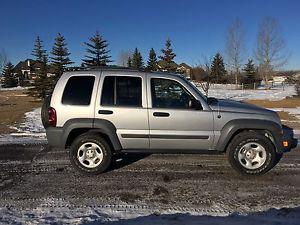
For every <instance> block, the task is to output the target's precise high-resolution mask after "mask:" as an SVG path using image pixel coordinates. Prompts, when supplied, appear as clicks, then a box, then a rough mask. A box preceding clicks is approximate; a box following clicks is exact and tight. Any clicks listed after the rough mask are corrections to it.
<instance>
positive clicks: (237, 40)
mask: <svg viewBox="0 0 300 225" xmlns="http://www.w3.org/2000/svg"><path fill="white" fill-rule="evenodd" d="M244 52H245V30H244V27H243V24H242V21H241V20H240V19H235V20H234V21H233V22H232V23H231V24H230V25H229V27H228V29H227V36H226V54H227V61H228V65H229V69H230V70H231V72H232V73H234V75H235V83H236V85H237V84H238V76H239V75H240V69H241V66H242V64H243V56H244Z"/></svg>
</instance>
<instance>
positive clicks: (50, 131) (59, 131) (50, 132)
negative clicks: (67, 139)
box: [46, 127, 65, 148]
mask: <svg viewBox="0 0 300 225" xmlns="http://www.w3.org/2000/svg"><path fill="white" fill-rule="evenodd" d="M46 134H47V139H48V144H49V145H50V146H51V147H59V148H60V147H65V146H64V145H65V143H64V141H63V128H62V127H48V128H47V129H46Z"/></svg>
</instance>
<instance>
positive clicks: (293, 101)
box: [247, 97, 300, 108]
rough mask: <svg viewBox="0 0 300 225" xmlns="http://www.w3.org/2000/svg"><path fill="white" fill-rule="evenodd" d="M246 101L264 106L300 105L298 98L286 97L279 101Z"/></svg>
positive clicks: (286, 106)
mask: <svg viewBox="0 0 300 225" xmlns="http://www.w3.org/2000/svg"><path fill="white" fill-rule="evenodd" d="M247 102H249V103H252V104H254V105H258V106H262V107H264V108H295V107H299V106H300V98H297V97H293V98H286V99H283V100H280V101H268V100H248V101H247Z"/></svg>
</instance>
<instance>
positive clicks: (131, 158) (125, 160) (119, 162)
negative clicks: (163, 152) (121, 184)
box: [107, 153, 151, 172]
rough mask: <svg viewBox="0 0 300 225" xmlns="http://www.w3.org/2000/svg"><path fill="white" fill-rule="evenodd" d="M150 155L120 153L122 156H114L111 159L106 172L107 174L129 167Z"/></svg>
mask: <svg viewBox="0 0 300 225" xmlns="http://www.w3.org/2000/svg"><path fill="white" fill-rule="evenodd" d="M150 155H151V154H149V153H122V154H118V155H115V156H114V157H113V160H112V163H111V166H110V168H109V169H108V170H107V172H109V171H113V170H118V169H121V168H123V167H126V166H129V165H131V164H133V163H135V162H137V161H139V160H142V159H144V158H146V157H148V156H150Z"/></svg>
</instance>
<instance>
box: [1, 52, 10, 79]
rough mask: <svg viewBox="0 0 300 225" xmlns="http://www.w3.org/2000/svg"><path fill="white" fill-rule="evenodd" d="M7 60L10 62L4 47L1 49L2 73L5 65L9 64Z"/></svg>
mask: <svg viewBox="0 0 300 225" xmlns="http://www.w3.org/2000/svg"><path fill="white" fill-rule="evenodd" d="M7 62H8V58H7V54H6V52H5V51H4V50H3V49H2V50H1V51H0V75H1V74H2V71H3V69H4V67H5V65H6V64H7Z"/></svg>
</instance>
